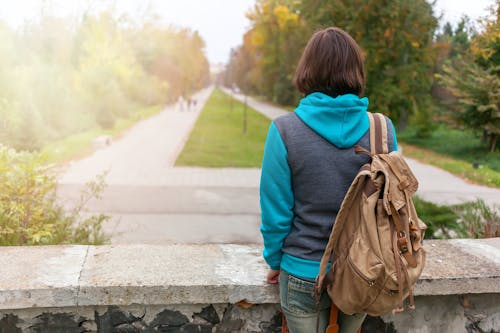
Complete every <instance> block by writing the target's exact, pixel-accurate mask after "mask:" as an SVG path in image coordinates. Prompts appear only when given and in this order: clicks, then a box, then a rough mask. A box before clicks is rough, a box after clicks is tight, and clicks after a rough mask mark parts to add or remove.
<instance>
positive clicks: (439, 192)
mask: <svg viewBox="0 0 500 333" xmlns="http://www.w3.org/2000/svg"><path fill="white" fill-rule="evenodd" d="M212 89H213V88H208V89H206V90H203V91H200V92H199V93H198V94H197V95H196V96H194V97H195V98H196V99H197V100H198V103H197V107H196V108H195V109H194V110H192V111H183V112H181V111H179V110H177V109H176V108H175V106H168V107H166V108H165V110H164V111H163V112H161V113H160V114H158V115H156V116H153V117H151V118H149V119H147V120H144V121H141V122H139V123H138V124H137V125H136V126H134V127H133V128H132V129H130V130H129V131H128V133H126V135H124V136H123V137H122V138H121V139H119V140H117V141H115V142H113V143H112V144H111V145H110V146H108V147H106V148H103V149H100V150H97V151H96V152H95V153H94V154H93V155H92V156H89V157H87V158H85V159H82V160H79V161H75V162H73V163H72V164H71V165H70V166H69V167H68V168H67V170H66V172H65V173H64V174H63V175H62V176H61V177H60V181H59V183H60V185H59V188H58V195H59V197H60V198H64V199H61V200H63V201H64V204H66V205H68V206H71V205H72V203H73V202H74V201H76V200H78V197H79V193H80V190H81V189H82V187H83V184H84V183H85V182H87V181H89V180H92V179H95V176H96V175H97V174H99V173H102V172H104V171H105V170H109V173H108V175H107V177H106V182H107V184H108V186H107V187H106V189H105V191H104V193H103V198H102V200H92V201H90V202H89V204H88V208H89V211H90V212H94V213H96V212H102V213H106V214H109V215H111V216H112V218H113V219H112V220H111V221H110V222H108V223H106V224H105V225H104V231H106V232H108V233H109V234H111V235H113V238H112V243H114V244H116V243H150V244H165V243H260V242H261V237H260V234H259V231H258V230H259V224H260V209H259V189H258V186H259V178H260V169H257V168H248V169H246V168H221V169H215V168H198V167H174V163H175V160H176V158H177V155H178V154H179V153H180V151H181V150H182V147H183V146H184V144H185V142H186V140H187V138H188V136H189V132H190V131H191V129H192V127H193V126H194V123H195V122H196V119H197V117H198V115H199V113H200V111H201V109H202V107H203V106H204V104H205V102H206V100H207V99H208V96H209V95H210V93H211V91H212ZM232 95H233V96H234V97H236V98H237V99H240V100H243V96H241V95H235V94H232ZM248 104H249V105H250V106H251V107H252V108H254V109H255V110H257V111H259V112H261V113H262V114H264V115H266V116H267V117H269V118H271V119H274V118H276V117H277V116H279V115H281V114H285V113H287V111H285V110H283V109H280V108H278V107H275V106H272V105H269V104H267V103H265V102H261V101H257V100H255V99H252V98H248ZM408 162H409V163H410V165H411V167H412V169H413V170H414V171H415V173H416V175H417V177H418V178H419V179H420V189H419V195H420V196H422V197H423V198H425V199H427V200H431V201H434V202H438V203H455V202H461V201H463V200H473V199H474V198H476V197H481V198H483V199H485V200H486V201H487V202H488V203H490V204H493V203H494V204H499V205H500V190H497V189H491V188H487V187H483V186H475V185H470V184H468V183H466V182H464V181H463V180H461V179H459V178H457V177H454V176H452V175H450V174H449V173H447V172H444V171H442V170H440V169H438V168H434V167H430V166H427V165H424V164H421V163H418V162H416V161H414V160H408Z"/></svg>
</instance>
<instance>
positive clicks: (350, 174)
mask: <svg viewBox="0 0 500 333" xmlns="http://www.w3.org/2000/svg"><path fill="white" fill-rule="evenodd" d="M294 83H295V85H296V87H297V89H298V90H299V91H300V92H301V93H302V94H303V95H304V98H302V100H301V101H300V103H299V105H298V107H297V108H296V109H295V112H293V113H290V114H287V115H285V116H282V117H279V118H277V119H276V120H274V121H273V122H272V124H271V126H270V128H269V133H268V136H267V140H266V147H265V152H264V158H263V164H262V176H261V185H260V192H261V210H262V225H261V232H262V235H263V238H264V252H263V255H264V259H265V260H266V262H267V263H268V265H269V266H270V271H269V273H268V275H267V281H268V282H269V283H278V282H279V285H280V300H281V306H282V309H283V312H284V313H285V316H286V319H287V324H288V327H289V329H290V331H291V332H292V333H306V332H316V321H317V318H318V311H319V312H320V315H319V325H320V330H319V331H320V332H324V331H325V329H326V326H327V325H328V319H329V311H330V305H331V302H330V299H329V297H328V295H327V294H326V293H324V294H323V295H322V296H321V299H320V302H319V307H318V305H317V303H316V301H315V300H314V299H313V298H312V296H311V294H312V290H313V287H314V279H315V278H316V276H317V275H318V272H319V264H320V260H321V257H322V255H323V251H324V249H325V247H326V244H327V242H328V237H329V235H330V232H331V230H332V227H333V223H334V221H335V217H336V215H337V212H338V211H339V209H340V205H341V203H342V200H343V198H344V196H345V194H346V193H347V190H348V188H349V185H350V184H351V182H352V181H353V180H354V177H355V176H356V174H357V172H358V170H359V168H360V167H361V166H362V165H363V164H365V163H367V162H368V159H369V157H368V156H366V155H364V154H356V153H355V152H354V149H353V147H354V146H355V145H360V146H362V147H365V148H366V149H369V147H370V142H369V131H368V129H369V120H368V116H367V109H368V99H367V98H366V97H363V98H362V97H361V96H362V94H363V90H364V88H365V72H364V66H363V59H362V56H361V52H360V49H359V46H358V45H357V44H356V42H355V41H354V39H352V37H351V36H349V35H348V34H347V33H346V32H345V31H343V30H341V29H339V28H335V27H330V28H326V29H323V30H320V31H318V32H316V33H315V34H314V35H313V36H312V37H311V39H310V40H309V42H308V44H307V46H306V48H305V50H304V53H303V54H302V57H301V59H300V61H299V64H298V67H297V70H296V73H295V78H294ZM386 120H387V123H388V125H389V126H388V129H389V131H390V132H391V133H389V148H390V149H391V150H397V141H396V137H395V135H394V133H395V131H394V128H393V126H392V123H391V121H390V120H389V119H386ZM364 317H365V314H355V315H351V316H349V315H345V314H343V313H339V326H340V332H342V333H347V332H356V330H357V329H358V328H359V327H360V326H361V324H362V322H363V319H364Z"/></svg>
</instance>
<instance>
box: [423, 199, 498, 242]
mask: <svg viewBox="0 0 500 333" xmlns="http://www.w3.org/2000/svg"><path fill="white" fill-rule="evenodd" d="M413 202H414V203H415V208H416V210H417V213H418V216H419V217H420V219H422V221H424V222H425V224H426V225H427V230H426V233H425V234H426V235H425V237H426V238H431V239H432V238H489V237H500V212H499V210H498V207H497V206H494V207H490V206H488V205H487V204H486V203H485V202H484V201H483V200H481V199H477V200H476V201H472V202H466V203H464V204H460V205H451V206H446V205H437V204H434V203H432V202H428V201H425V200H422V199H421V198H419V197H414V198H413Z"/></svg>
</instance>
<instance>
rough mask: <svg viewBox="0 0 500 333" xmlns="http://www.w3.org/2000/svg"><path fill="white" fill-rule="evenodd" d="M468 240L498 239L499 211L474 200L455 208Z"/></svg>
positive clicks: (499, 228) (496, 207)
mask: <svg viewBox="0 0 500 333" xmlns="http://www.w3.org/2000/svg"><path fill="white" fill-rule="evenodd" d="M455 210H456V211H458V213H459V215H460V220H461V222H462V223H464V225H465V227H466V229H467V233H468V236H469V237H470V238H489V237H500V210H499V208H498V206H495V207H493V208H492V207H489V206H488V205H486V203H485V202H484V201H483V200H480V199H478V200H476V201H473V202H468V203H465V204H462V205H458V206H456V208H455Z"/></svg>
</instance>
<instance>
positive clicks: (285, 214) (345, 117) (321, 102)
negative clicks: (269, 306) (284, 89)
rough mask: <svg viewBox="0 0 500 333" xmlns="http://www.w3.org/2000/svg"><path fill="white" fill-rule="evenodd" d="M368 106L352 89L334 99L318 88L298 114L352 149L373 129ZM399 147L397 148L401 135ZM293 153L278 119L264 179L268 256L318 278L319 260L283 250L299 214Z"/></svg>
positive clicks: (275, 265)
mask: <svg viewBox="0 0 500 333" xmlns="http://www.w3.org/2000/svg"><path fill="white" fill-rule="evenodd" d="M367 109H368V98H366V97H364V98H360V97H358V96H356V95H352V94H347V95H340V96H337V97H335V98H333V97H331V96H329V95H326V94H323V93H320V92H315V93H312V94H309V95H307V96H306V97H304V98H303V99H302V100H301V101H300V103H299V105H298V107H297V108H296V109H295V114H296V115H297V116H298V117H299V118H300V119H301V120H302V121H303V122H304V123H305V124H306V125H307V126H308V127H310V128H311V129H312V130H314V131H315V132H316V133H317V134H319V135H320V136H322V137H323V138H325V139H326V140H328V141H329V142H330V143H332V144H334V145H335V146H337V147H338V148H350V147H352V146H353V145H355V144H356V143H357V142H358V141H359V139H361V137H363V135H365V133H366V131H367V130H368V129H369V120H368V116H367ZM393 133H395V131H394V129H393ZM394 149H395V150H397V142H396V138H395V136H394ZM287 158H288V155H287V148H286V146H285V143H284V141H283V139H282V138H281V135H280V132H279V130H278V128H277V126H276V124H275V123H274V122H272V123H271V125H270V128H269V132H268V136H267V140H266V146H265V149H264V158H263V162H262V174H261V183H260V204H261V212H262V215H261V218H262V224H261V228H260V230H261V233H262V235H263V240H264V251H263V256H264V259H265V260H266V262H267V263H268V264H269V266H270V267H271V268H272V269H275V270H278V269H280V268H282V269H285V270H286V271H288V272H289V273H292V274H294V275H296V276H299V277H304V278H315V277H316V275H317V271H318V268H319V262H315V261H310V260H306V259H301V258H296V257H293V256H291V255H289V254H285V255H283V253H282V252H281V248H282V247H283V242H284V240H285V238H286V237H287V235H288V233H289V232H290V229H291V225H292V221H293V218H294V211H293V209H294V195H293V186H292V178H291V177H292V176H291V171H290V166H289V165H288V160H287Z"/></svg>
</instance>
